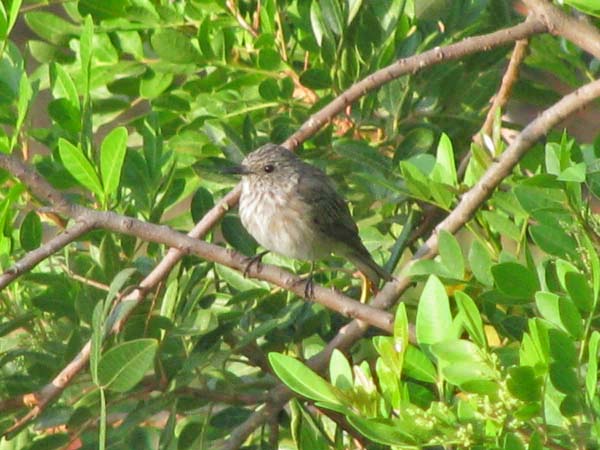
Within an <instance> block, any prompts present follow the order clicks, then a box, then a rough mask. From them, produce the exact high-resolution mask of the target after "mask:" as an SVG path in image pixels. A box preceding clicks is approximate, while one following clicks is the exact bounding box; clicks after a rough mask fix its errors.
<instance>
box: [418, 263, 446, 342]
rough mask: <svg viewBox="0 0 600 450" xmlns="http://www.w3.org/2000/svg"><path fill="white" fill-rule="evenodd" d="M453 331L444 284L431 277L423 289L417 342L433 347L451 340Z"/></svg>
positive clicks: (419, 307) (419, 308)
mask: <svg viewBox="0 0 600 450" xmlns="http://www.w3.org/2000/svg"><path fill="white" fill-rule="evenodd" d="M451 329H452V315H451V314H450V302H449V301H448V295H447V294H446V290H445V288H444V285H443V284H442V282H441V281H440V280H439V279H438V278H437V277H436V276H434V275H431V276H430V277H429V279H428V280H427V283H426V284H425V287H424V288H423V292H422V294H421V298H420V299H419V306H418V309H417V321H416V331H417V341H418V342H419V344H421V345H423V344H426V345H432V344H435V343H437V342H440V341H443V340H445V339H447V338H449V337H450V336H449V334H450V330H451Z"/></svg>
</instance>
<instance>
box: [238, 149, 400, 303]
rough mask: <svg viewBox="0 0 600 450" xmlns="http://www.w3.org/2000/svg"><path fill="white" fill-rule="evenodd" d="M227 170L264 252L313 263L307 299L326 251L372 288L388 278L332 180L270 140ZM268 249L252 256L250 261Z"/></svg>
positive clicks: (250, 230)
mask: <svg viewBox="0 0 600 450" xmlns="http://www.w3.org/2000/svg"><path fill="white" fill-rule="evenodd" d="M227 172H228V173H235V174H238V175H241V177H242V180H241V195H240V200H239V216H240V219H241V222H242V225H243V226H244V228H245V229H246V230H247V231H248V233H249V234H250V235H251V236H252V237H253V238H254V239H255V240H256V241H257V242H258V243H259V244H260V245H261V246H262V247H264V248H265V249H266V250H267V251H272V252H274V253H277V254H279V255H283V256H285V257H288V258H293V259H298V260H306V261H310V262H311V271H310V274H309V277H308V281H307V283H306V285H305V297H307V298H310V297H311V296H312V294H313V286H312V272H313V269H314V262H315V261H316V260H320V259H323V258H325V257H327V256H329V255H330V254H332V253H333V254H336V255H338V256H341V257H342V258H346V259H347V260H349V261H350V262H351V263H352V264H354V266H356V267H357V268H358V270H360V271H361V272H362V273H363V274H364V275H365V276H366V277H367V279H368V280H369V281H370V282H371V283H372V284H373V285H375V286H377V285H378V284H379V281H380V279H384V280H390V279H391V276H390V274H389V273H387V272H386V271H385V270H384V269H383V268H381V267H380V266H379V265H378V264H377V263H376V262H375V261H374V260H373V258H372V257H371V255H370V253H369V251H368V250H367V249H366V247H365V246H364V244H363V242H362V241H361V239H360V236H359V234H358V227H357V225H356V223H355V222H354V220H353V219H352V215H351V214H350V210H349V209H348V205H347V203H346V201H345V200H344V198H343V197H342V196H341V195H340V194H339V193H338V192H337V190H336V188H335V187H334V184H333V181H332V180H331V179H330V178H329V177H328V176H327V175H326V174H325V172H323V171H322V170H321V169H319V168H318V167H315V166H313V165H311V164H308V163H306V162H304V161H303V160H302V159H300V158H299V157H298V156H297V155H296V154H295V153H293V152H291V151H290V150H288V149H287V148H285V147H283V146H281V145H277V144H272V143H268V144H265V145H263V146H262V147H260V148H258V149H257V150H254V151H252V152H251V153H249V154H248V155H247V156H246V157H245V158H244V159H243V161H242V163H241V164H239V165H236V166H233V167H230V168H229V169H228V170H227ZM265 253H267V252H263V253H261V254H259V255H257V257H255V258H254V259H253V260H250V263H249V265H248V266H247V267H246V272H247V270H248V268H249V267H250V265H251V264H252V263H253V262H257V261H260V258H261V257H262V256H263V255H264V254H265Z"/></svg>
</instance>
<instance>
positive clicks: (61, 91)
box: [50, 64, 80, 111]
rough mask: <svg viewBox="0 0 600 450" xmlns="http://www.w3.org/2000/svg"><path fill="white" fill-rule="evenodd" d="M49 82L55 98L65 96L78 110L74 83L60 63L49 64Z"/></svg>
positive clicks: (77, 97) (77, 98)
mask: <svg viewBox="0 0 600 450" xmlns="http://www.w3.org/2000/svg"><path fill="white" fill-rule="evenodd" d="M50 83H51V85H52V94H53V95H54V97H55V98H66V99H67V100H68V101H69V103H70V104H71V105H72V106H73V107H74V108H75V109H77V110H78V111H79V110H80V107H79V94H78V93H77V88H76V87H75V83H73V80H72V79H71V76H70V75H69V74H68V73H67V71H66V70H65V69H64V68H63V66H62V65H61V64H51V65H50Z"/></svg>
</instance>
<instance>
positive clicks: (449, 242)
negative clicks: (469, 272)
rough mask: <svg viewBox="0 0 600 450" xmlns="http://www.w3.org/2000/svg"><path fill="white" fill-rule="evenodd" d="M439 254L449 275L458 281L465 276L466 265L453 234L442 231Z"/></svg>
mask: <svg viewBox="0 0 600 450" xmlns="http://www.w3.org/2000/svg"><path fill="white" fill-rule="evenodd" d="M439 254H440V258H441V260H442V264H443V265H444V267H445V268H446V270H447V271H448V274H449V275H450V276H451V277H452V278H455V279H457V280H462V279H463V277H464V275H465V263H464V259H463V255H462V251H461V249H460V245H459V244H458V241H457V240H456V238H455V237H454V235H452V234H451V233H449V232H447V231H445V230H442V231H441V232H440V234H439Z"/></svg>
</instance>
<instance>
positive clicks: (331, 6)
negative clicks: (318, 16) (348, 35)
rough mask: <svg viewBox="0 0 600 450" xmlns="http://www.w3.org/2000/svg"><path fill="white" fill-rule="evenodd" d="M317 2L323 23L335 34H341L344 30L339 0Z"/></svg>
mask: <svg viewBox="0 0 600 450" xmlns="http://www.w3.org/2000/svg"><path fill="white" fill-rule="evenodd" d="M319 3H320V5H321V11H322V13H323V19H324V20H325V23H326V24H327V25H328V26H329V28H330V29H331V31H333V33H334V34H335V35H337V36H341V34H342V32H343V31H344V25H343V19H342V9H341V8H340V2H339V1H338V0H321V2H319Z"/></svg>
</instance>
